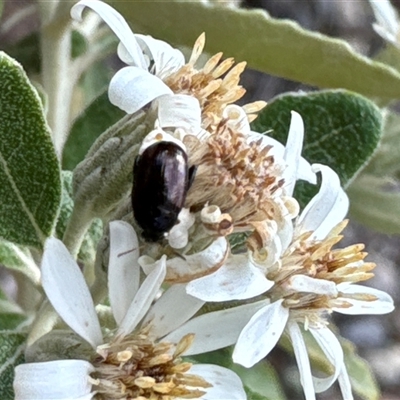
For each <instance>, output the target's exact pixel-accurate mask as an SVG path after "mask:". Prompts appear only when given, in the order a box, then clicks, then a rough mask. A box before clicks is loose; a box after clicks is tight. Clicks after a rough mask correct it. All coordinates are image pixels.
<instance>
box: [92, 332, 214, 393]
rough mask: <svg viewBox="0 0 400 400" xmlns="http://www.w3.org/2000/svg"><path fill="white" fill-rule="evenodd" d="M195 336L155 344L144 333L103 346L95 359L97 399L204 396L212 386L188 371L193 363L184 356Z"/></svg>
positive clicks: (94, 383) (93, 380)
mask: <svg viewBox="0 0 400 400" xmlns="http://www.w3.org/2000/svg"><path fill="white" fill-rule="evenodd" d="M193 339H194V335H192V334H189V335H186V336H185V337H183V338H182V339H181V341H180V342H179V343H178V344H177V345H173V344H171V343H166V342H161V343H154V342H153V341H152V340H151V339H150V338H149V337H148V336H147V334H146V333H143V332H142V333H141V334H136V335H135V334H133V335H131V336H128V337H125V338H124V339H123V340H122V341H119V342H111V343H109V344H107V345H106V346H101V349H99V352H98V356H97V358H96V359H95V360H94V362H93V365H94V366H95V373H94V376H93V377H92V382H93V385H94V390H96V392H97V396H96V398H98V399H101V400H114V399H141V400H146V399H151V400H172V399H174V398H182V397H183V398H190V399H195V398H199V397H201V396H203V395H204V394H205V391H204V389H205V388H208V387H210V386H211V385H210V384H209V383H208V382H207V381H205V380H204V379H203V378H202V377H200V376H197V375H194V374H190V373H188V372H190V369H191V367H192V364H191V363H188V362H184V361H182V359H181V358H180V356H181V354H182V353H183V352H185V350H187V349H188V348H189V347H190V345H191V344H192V342H193Z"/></svg>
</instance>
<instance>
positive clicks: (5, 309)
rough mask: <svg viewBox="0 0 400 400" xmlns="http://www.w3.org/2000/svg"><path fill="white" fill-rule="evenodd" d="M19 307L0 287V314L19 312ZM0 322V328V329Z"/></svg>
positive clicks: (20, 310) (20, 311)
mask: <svg viewBox="0 0 400 400" xmlns="http://www.w3.org/2000/svg"><path fill="white" fill-rule="evenodd" d="M21 313H22V309H21V307H20V306H19V305H18V304H17V303H15V301H13V300H11V299H9V298H8V296H7V295H6V294H5V293H4V292H3V291H2V290H1V288H0V314H21ZM1 329H2V328H1V324H0V330H1Z"/></svg>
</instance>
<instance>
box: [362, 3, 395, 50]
mask: <svg viewBox="0 0 400 400" xmlns="http://www.w3.org/2000/svg"><path fill="white" fill-rule="evenodd" d="M369 3H370V5H371V7H372V10H373V12H374V15H375V18H376V21H377V22H376V23H374V24H372V27H373V28H374V30H375V32H376V33H377V34H378V35H379V36H381V37H382V38H383V39H384V40H386V41H387V42H389V43H391V44H393V45H394V46H396V47H397V48H399V47H400V44H399V31H400V26H399V17H398V15H397V12H396V10H395V8H394V7H393V5H392V3H391V2H390V1H389V0H369Z"/></svg>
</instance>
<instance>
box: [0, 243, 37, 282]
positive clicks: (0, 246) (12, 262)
mask: <svg viewBox="0 0 400 400" xmlns="http://www.w3.org/2000/svg"><path fill="white" fill-rule="evenodd" d="M0 264H2V265H3V266H4V267H6V268H8V269H12V270H15V271H18V272H21V273H23V274H24V275H26V276H27V277H28V278H29V279H30V280H31V281H32V282H33V283H34V284H35V285H39V282H40V271H39V267H38V266H37V265H36V263H35V260H34V259H33V258H32V255H31V253H30V251H29V250H28V249H26V248H23V247H21V246H18V245H16V244H14V243H11V242H8V241H7V240H2V239H0Z"/></svg>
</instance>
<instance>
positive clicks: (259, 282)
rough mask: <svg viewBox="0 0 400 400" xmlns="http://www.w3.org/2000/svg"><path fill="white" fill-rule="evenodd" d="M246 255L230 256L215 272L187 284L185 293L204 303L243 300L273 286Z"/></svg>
mask: <svg viewBox="0 0 400 400" xmlns="http://www.w3.org/2000/svg"><path fill="white" fill-rule="evenodd" d="M273 284H274V283H273V282H271V281H269V280H268V279H267V278H266V277H265V274H264V273H263V272H262V271H261V270H260V269H259V268H257V267H255V266H254V265H253V264H252V263H251V260H250V259H249V257H248V256H247V255H246V254H240V255H232V256H231V257H229V258H228V260H227V261H226V262H225V264H224V265H223V266H222V267H221V268H220V269H219V270H218V271H216V272H214V273H213V274H211V275H207V276H205V277H203V278H199V279H195V280H193V281H191V282H189V283H188V284H187V292H188V293H189V294H190V295H192V296H194V297H197V298H199V299H202V300H204V301H215V302H218V301H230V300H244V299H249V298H252V297H255V296H258V295H260V294H261V293H264V292H266V291H267V290H268V289H270V288H271V287H272V286H273Z"/></svg>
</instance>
